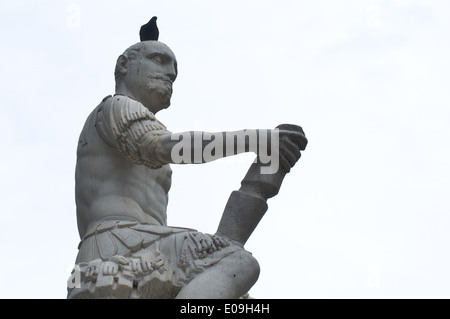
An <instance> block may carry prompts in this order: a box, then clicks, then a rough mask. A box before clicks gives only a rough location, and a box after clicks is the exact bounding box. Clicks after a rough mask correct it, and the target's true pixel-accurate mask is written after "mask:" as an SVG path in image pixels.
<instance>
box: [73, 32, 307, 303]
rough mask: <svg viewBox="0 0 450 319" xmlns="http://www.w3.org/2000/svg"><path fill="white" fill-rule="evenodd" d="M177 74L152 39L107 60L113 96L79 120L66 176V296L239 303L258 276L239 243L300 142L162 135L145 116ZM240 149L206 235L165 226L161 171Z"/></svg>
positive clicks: (286, 130)
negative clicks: (72, 241)
mask: <svg viewBox="0 0 450 319" xmlns="http://www.w3.org/2000/svg"><path fill="white" fill-rule="evenodd" d="M177 73H178V72H177V60H176V58H175V55H174V53H173V52H172V51H171V49H170V48H169V47H168V46H167V45H165V44H164V43H162V42H160V41H158V39H150V40H149V39H145V40H143V41H140V42H139V43H137V44H135V45H132V46H131V47H129V48H128V49H127V50H126V51H125V52H124V53H123V54H122V55H120V56H119V58H118V60H117V64H116V69H115V80H116V89H115V94H114V96H107V97H105V98H104V99H103V101H101V103H100V104H99V105H98V106H97V107H96V108H95V109H94V110H93V111H92V113H91V114H90V115H89V117H88V118H87V120H86V123H85V125H84V128H83V130H82V132H81V135H80V139H79V144H78V149H77V164H76V175H75V176H76V190H75V191H76V206H77V223H78V230H79V234H80V237H81V241H80V244H79V247H78V249H79V250H78V255H77V257H76V269H77V271H78V275H79V282H78V284H77V285H68V298H166V299H168V298H170V299H172V298H239V297H240V296H243V295H245V294H246V293H247V292H248V291H249V289H250V288H251V287H252V286H253V285H254V283H255V282H256V281H257V279H258V276H259V265H258V262H257V261H256V259H255V258H254V257H253V256H252V254H251V253H249V252H248V251H246V250H245V249H244V244H245V243H246V241H247V239H248V238H249V236H250V235H251V233H252V232H253V230H254V229H255V228H256V226H257V224H258V222H259V221H260V220H261V218H262V217H263V215H264V213H265V212H266V210H267V199H268V198H270V197H273V196H275V195H276V194H277V193H278V190H279V188H280V186H281V183H282V180H283V178H284V176H285V174H286V173H288V172H289V171H290V169H291V168H292V167H293V166H294V165H295V163H296V162H297V161H298V159H299V158H300V155H301V154H300V151H301V150H304V149H305V147H306V144H307V140H306V138H305V135H304V133H303V130H302V129H301V128H300V127H299V126H296V125H289V124H283V125H280V126H278V127H277V128H275V129H270V130H266V129H264V130H242V131H236V132H217V133H209V132H194V131H192V132H182V133H172V132H170V131H169V130H168V129H167V128H166V127H165V126H164V124H163V123H161V122H160V121H158V119H157V118H156V117H155V115H156V114H157V113H158V111H160V110H162V109H165V108H168V107H169V106H170V100H171V96H172V84H173V82H174V81H175V79H176V77H177ZM243 152H254V153H255V154H256V160H255V162H254V163H253V164H252V165H251V167H250V169H249V171H248V173H247V174H246V176H245V177H244V179H243V180H242V183H241V188H240V189H239V190H238V191H234V192H232V193H231V195H230V198H229V200H228V203H227V205H226V207H225V209H224V212H223V215H222V219H221V221H220V223H219V226H218V229H217V232H216V233H215V234H214V235H211V234H205V233H201V232H199V231H197V230H195V229H187V228H179V227H169V226H168V225H167V212H166V209H167V204H168V192H169V189H170V186H171V174H172V171H171V168H170V164H195V163H207V162H210V161H213V160H216V159H218V158H223V157H225V156H231V155H236V154H239V153H243ZM269 154H270V155H269ZM193 208H194V207H193ZM274 231H276V230H274Z"/></svg>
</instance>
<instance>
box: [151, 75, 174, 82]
mask: <svg viewBox="0 0 450 319" xmlns="http://www.w3.org/2000/svg"><path fill="white" fill-rule="evenodd" d="M147 77H148V78H149V79H152V80H161V81H166V82H169V83H170V84H172V83H173V81H172V79H171V78H170V77H169V76H167V75H165V74H162V73H149V74H147Z"/></svg>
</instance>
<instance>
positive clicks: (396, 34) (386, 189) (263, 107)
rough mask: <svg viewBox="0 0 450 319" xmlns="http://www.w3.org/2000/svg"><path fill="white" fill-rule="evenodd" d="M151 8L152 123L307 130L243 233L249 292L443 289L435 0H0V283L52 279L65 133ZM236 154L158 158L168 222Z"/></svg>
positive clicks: (441, 81) (38, 284) (224, 189)
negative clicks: (165, 68)
mask: <svg viewBox="0 0 450 319" xmlns="http://www.w3.org/2000/svg"><path fill="white" fill-rule="evenodd" d="M153 15H156V16H158V26H159V29H160V38H159V39H160V41H162V42H164V43H166V44H167V45H169V46H170V47H171V48H172V50H173V51H174V52H175V55H176V56H177V60H178V66H179V76H178V79H177V81H176V82H175V84H174V95H173V99H172V106H171V108H170V109H168V110H165V111H162V112H160V113H158V115H157V117H158V118H159V119H160V120H161V121H162V122H163V123H164V124H165V125H166V126H167V127H168V129H169V130H171V131H173V132H177V131H183V130H188V129H189V130H190V129H197V130H200V129H201V130H207V131H218V130H234V129H243V128H274V127H276V126H277V125H279V124H281V123H292V124H298V125H300V126H302V127H303V129H304V130H305V132H306V135H307V137H308V139H309V145H308V148H307V149H306V151H305V152H304V153H303V156H302V158H301V159H300V161H299V162H298V164H297V166H296V167H295V168H294V169H293V170H292V171H291V173H290V174H289V175H288V176H287V177H286V179H285V182H284V184H283V186H282V188H281V191H280V193H279V195H278V196H277V197H275V198H273V199H270V200H269V210H268V212H267V214H266V216H265V217H264V219H263V220H262V221H261V223H260V225H259V226H258V228H257V229H256V231H255V232H254V234H253V236H252V237H251V238H250V240H249V241H248V243H247V246H246V248H247V249H248V250H249V251H251V252H252V253H253V255H254V256H255V257H256V258H257V259H258V261H259V262H260V265H261V275H260V278H259V280H258V282H257V283H256V284H255V286H254V287H253V288H252V290H251V291H250V294H251V296H253V297H255V298H432V297H437V298H449V297H450V275H449V269H450V256H449V243H450V234H449V229H450V200H449V194H450V166H449V163H450V149H449V145H450V143H449V140H450V129H449V127H450V89H449V87H450V62H449V57H450V37H449V30H450V2H448V1H445V0H442V1H439V0H415V1H413V0H411V1H406V0H405V1H401V0H386V1H377V0H370V1H368V0H354V1H350V0H347V1H332V0H328V1H325V0H319V1H285V0H279V1H261V0H259V1H247V0H246V1H242V0H239V1H235V0H228V1H221V2H220V3H219V1H206V0H198V1H181V0H180V1H111V0H108V1H81V0H79V1H77V0H73V1H43V0H42V1H27V0H20V1H19V0H14V1H13V0H2V3H1V4H0V21H1V22H0V23H1V28H0V39H1V41H0V52H1V53H0V54H1V59H0V68H1V70H2V74H3V76H2V77H1V78H0V84H1V88H2V99H1V101H0V133H1V136H2V141H1V149H2V151H1V154H2V156H1V157H0V174H1V175H0V176H1V179H0V196H1V200H0V203H1V208H0V214H1V219H0V247H1V251H2V257H1V264H0V297H1V298H65V297H66V280H67V278H68V276H69V274H70V271H71V267H72V266H73V263H74V261H75V257H76V254H77V245H78V242H79V237H78V231H77V226H76V216H75V201H74V198H75V197H74V186H75V180H74V169H75V162H76V147H77V141H78V136H79V133H80V131H81V129H82V126H83V124H84V121H85V119H86V117H87V116H88V114H89V113H90V112H91V110H92V109H93V108H94V107H95V106H96V105H98V103H99V102H100V101H101V100H102V99H103V97H105V96H106V95H109V94H113V93H114V77H113V72H114V66H115V62H116V59H117V57H118V56H119V55H120V54H121V53H122V52H123V51H124V50H125V49H126V48H127V47H129V46H130V45H132V44H134V43H136V42H138V41H139V36H138V33H139V28H140V26H141V25H142V24H144V23H146V22H147V21H148V20H149V19H150V18H151V17H152V16H153ZM252 160H253V156H251V155H249V154H247V155H242V156H239V157H235V158H230V159H224V160H219V161H217V162H214V163H210V164H206V165H193V166H182V167H181V166H179V167H177V166H173V170H174V175H173V186H172V190H171V192H170V203H169V207H168V216H169V224H170V225H176V226H184V227H192V228H196V229H198V230H200V231H203V232H209V233H213V232H215V230H216V228H217V225H218V222H219V220H220V217H221V214H222V211H223V208H224V206H225V203H226V201H227V199H228V196H229V194H230V193H231V191H233V190H235V189H238V188H239V183H240V181H241V180H242V178H243V177H244V175H245V172H246V171H247V168H248V167H249V165H250V163H251V162H252Z"/></svg>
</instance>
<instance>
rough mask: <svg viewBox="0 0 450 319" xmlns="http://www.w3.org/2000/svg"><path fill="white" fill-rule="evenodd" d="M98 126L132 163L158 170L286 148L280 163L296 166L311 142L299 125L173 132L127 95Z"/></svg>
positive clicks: (108, 106) (105, 110) (101, 115)
mask: <svg viewBox="0 0 450 319" xmlns="http://www.w3.org/2000/svg"><path fill="white" fill-rule="evenodd" d="M96 127H97V130H98V132H99V135H100V136H101V137H102V139H103V140H104V141H105V143H107V144H109V145H110V146H112V147H114V148H116V149H117V150H118V151H119V152H121V153H122V155H124V156H125V157H126V158H127V159H128V160H129V161H131V162H133V163H135V164H144V165H147V166H149V167H152V168H158V167H161V166H163V165H165V164H169V163H173V164H197V163H207V162H211V161H213V160H216V159H219V158H224V157H227V156H232V155H236V154H240V153H244V152H253V153H255V154H256V155H257V156H258V157H264V156H266V157H267V156H268V155H269V154H273V151H274V150H276V151H278V150H279V151H280V152H279V153H280V155H281V156H280V164H281V165H283V166H286V167H289V168H290V167H292V166H293V165H294V164H295V162H296V161H297V160H298V158H299V157H300V150H303V149H304V148H305V147H306V143H307V141H306V138H305V136H304V133H303V131H302V130H301V128H300V127H298V126H295V125H282V126H280V127H278V128H277V129H275V130H266V129H262V130H261V129H258V130H257V129H249V130H240V131H233V132H218V133H209V132H198V131H188V132H183V133H171V132H170V131H168V130H167V129H166V128H165V126H164V125H163V124H162V123H160V122H159V121H158V120H157V119H156V118H155V117H154V115H153V114H152V113H151V112H149V111H148V110H147V109H146V108H145V107H144V106H143V105H142V104H140V103H139V102H136V101H134V100H131V99H129V98H127V97H123V96H114V97H111V98H110V99H109V100H107V101H105V102H104V106H103V107H102V108H100V109H99V112H98V114H97V122H96Z"/></svg>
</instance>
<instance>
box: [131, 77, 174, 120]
mask: <svg viewBox="0 0 450 319" xmlns="http://www.w3.org/2000/svg"><path fill="white" fill-rule="evenodd" d="M172 83H173V82H172V80H171V79H170V78H169V77H167V76H165V75H164V74H160V73H149V74H147V77H146V80H145V81H142V80H141V81H136V83H135V85H133V86H132V88H133V91H134V92H133V95H134V96H135V97H136V99H138V101H139V102H141V103H142V104H144V106H145V107H147V108H148V109H149V110H150V111H152V112H153V113H156V112H158V111H160V110H162V109H165V108H167V107H169V106H170V99H171V97H172Z"/></svg>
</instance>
